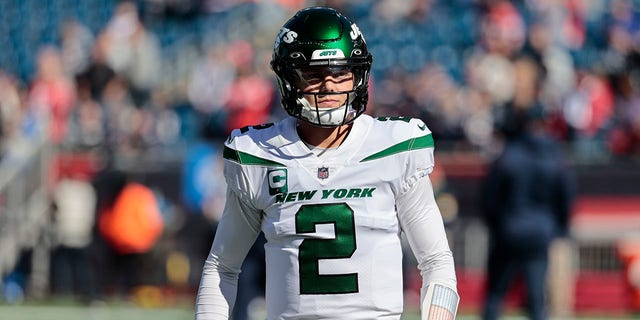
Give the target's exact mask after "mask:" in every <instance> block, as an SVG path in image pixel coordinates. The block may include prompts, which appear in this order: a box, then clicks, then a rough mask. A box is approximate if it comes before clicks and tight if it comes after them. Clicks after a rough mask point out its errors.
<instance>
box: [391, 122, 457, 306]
mask: <svg viewBox="0 0 640 320" xmlns="http://www.w3.org/2000/svg"><path fill="white" fill-rule="evenodd" d="M411 123H414V126H413V127H414V130H416V129H417V130H416V131H415V132H414V136H415V137H416V138H415V139H423V140H425V141H424V142H423V144H422V146H424V147H423V148H416V149H415V150H412V151H410V152H409V153H408V155H407V159H406V171H405V174H404V177H403V181H402V183H401V187H400V194H399V195H398V196H397V197H396V208H397V210H398V220H399V221H400V226H401V228H402V230H403V232H404V233H405V235H406V237H407V240H408V242H409V246H410V247H411V250H412V252H413V254H414V256H415V257H416V260H417V261H418V269H419V270H420V275H421V276H422V288H421V297H422V299H424V295H425V293H426V291H427V288H428V287H429V284H431V283H441V284H444V285H446V286H447V287H451V288H454V290H455V288H456V285H457V280H456V274H455V266H454V261H453V254H452V253H451V249H450V248H449V243H448V240H447V236H446V233H445V229H444V222H443V220H442V215H441V213H440V209H439V208H438V205H437V203H436V200H435V195H434V192H433V186H432V184H431V180H430V178H429V174H430V173H431V172H432V171H433V167H434V164H435V163H434V145H433V139H432V137H431V132H430V131H429V129H428V128H426V125H424V123H423V122H422V121H421V120H418V119H412V120H411ZM456 292H457V291H456Z"/></svg>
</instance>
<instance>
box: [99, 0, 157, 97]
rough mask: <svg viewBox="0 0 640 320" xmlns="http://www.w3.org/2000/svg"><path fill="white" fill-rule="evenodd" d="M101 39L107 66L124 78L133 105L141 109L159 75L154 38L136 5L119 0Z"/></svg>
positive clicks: (155, 40)
mask: <svg viewBox="0 0 640 320" xmlns="http://www.w3.org/2000/svg"><path fill="white" fill-rule="evenodd" d="M103 36H104V37H105V40H104V41H106V44H105V45H106V53H107V61H108V63H109V66H111V68H113V70H115V72H116V73H118V74H119V75H122V76H124V78H126V79H127V81H128V82H129V83H130V87H131V93H132V97H133V99H134V102H135V104H136V106H142V105H143V104H144V103H145V102H146V101H147V100H148V99H149V97H150V94H151V91H152V89H153V88H155V87H156V86H157V84H158V82H159V80H160V75H161V74H162V63H161V53H160V44H159V42H158V39H157V37H156V35H155V34H154V33H153V32H151V31H150V30H148V29H147V28H146V27H145V25H144V24H143V23H142V21H141V20H140V12H139V9H138V7H137V5H136V3H135V2H133V1H122V2H120V3H118V5H117V7H116V8H115V13H114V15H113V16H112V17H111V20H110V21H109V22H108V24H107V26H106V27H105V28H104V30H103V31H102V33H101V34H100V35H99V36H98V37H103Z"/></svg>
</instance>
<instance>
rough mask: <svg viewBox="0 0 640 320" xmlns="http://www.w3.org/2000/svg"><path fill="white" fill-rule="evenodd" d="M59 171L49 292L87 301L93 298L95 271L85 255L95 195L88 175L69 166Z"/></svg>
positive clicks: (54, 201)
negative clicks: (50, 290)
mask: <svg viewBox="0 0 640 320" xmlns="http://www.w3.org/2000/svg"><path fill="white" fill-rule="evenodd" d="M61 170H62V173H61V179H60V180H59V181H57V183H56V186H55V188H54V191H53V204H54V206H55V208H54V212H53V226H54V230H55V231H54V232H55V233H54V239H55V240H54V250H53V252H52V256H51V267H52V270H51V286H52V291H53V293H54V294H58V295H61V296H64V297H75V298H81V299H83V300H85V301H90V300H91V299H93V298H94V297H95V294H96V291H95V290H96V289H95V285H96V284H95V274H94V271H95V270H94V268H93V265H92V263H91V259H90V255H89V252H88V250H89V245H90V244H91V242H92V240H93V239H92V237H93V227H94V223H95V209H96V193H95V190H94V189H93V186H92V185H91V183H90V176H88V175H87V172H83V171H81V170H77V168H73V167H71V166H63V167H62V168H61Z"/></svg>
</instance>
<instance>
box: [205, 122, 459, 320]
mask: <svg viewBox="0 0 640 320" xmlns="http://www.w3.org/2000/svg"><path fill="white" fill-rule="evenodd" d="M224 157H225V160H226V161H225V178H226V182H227V185H228V188H229V192H228V194H229V197H230V198H231V200H229V199H228V203H227V208H225V213H224V214H223V218H222V220H221V222H220V224H219V227H218V231H217V232H218V233H217V234H216V241H214V244H213V246H212V251H211V254H210V256H209V258H208V261H207V263H206V265H205V270H204V272H203V280H202V283H201V286H200V290H199V296H198V301H197V303H196V309H197V310H196V318H197V319H208V318H206V317H205V316H204V315H205V314H207V313H208V312H209V311H211V310H213V309H215V307H214V306H213V305H215V304H216V303H219V302H220V301H218V302H213V300H214V299H215V298H221V297H223V296H224V298H225V299H226V301H227V302H229V306H228V307H229V308H230V306H231V305H232V303H233V298H234V296H235V287H234V288H233V289H232V288H228V289H227V290H230V291H233V292H231V293H230V294H229V293H225V288H224V287H225V285H224V284H221V283H224V282H228V281H231V282H233V281H235V278H237V273H238V272H239V267H240V265H241V263H242V260H243V259H244V256H245V255H246V252H247V251H248V247H250V245H251V243H252V241H253V240H254V239H255V237H256V235H257V234H258V233H259V231H260V230H261V231H262V232H263V233H264V235H265V238H266V239H267V243H266V245H265V254H266V265H267V271H266V272H267V277H266V301H267V318H268V319H400V315H401V314H402V306H403V286H402V250H401V242H400V233H401V231H402V229H403V228H404V229H409V230H412V231H408V230H405V231H407V232H412V233H414V236H413V237H412V236H411V234H408V236H409V242H410V243H411V245H412V248H413V250H414V253H415V254H416V257H417V258H418V261H419V262H420V263H421V264H422V266H421V270H422V271H423V278H424V277H425V274H426V276H429V274H428V273H430V272H433V270H435V269H437V267H430V266H429V265H428V264H429V263H432V262H433V261H431V260H441V261H445V263H444V265H445V267H444V269H445V270H444V272H443V275H442V276H441V277H442V278H446V279H444V281H448V282H449V283H451V282H453V285H454V286H455V275H454V271H453V260H452V258H451V252H450V250H449V247H448V244H447V242H446V237H445V236H444V229H443V226H442V220H441V218H440V216H439V211H438V210H437V206H436V205H435V202H434V201H433V192H432V189H431V186H430V184H428V183H427V184H425V187H424V189H427V190H424V191H425V192H426V193H423V191H420V196H421V197H423V198H424V196H422V195H426V196H427V199H430V200H428V201H429V202H428V206H422V207H421V208H420V207H419V208H414V207H411V206H403V205H399V204H398V200H399V199H401V198H402V196H403V194H405V193H407V192H408V191H409V190H411V189H412V188H413V187H414V186H416V185H417V183H418V181H421V180H426V181H428V179H421V178H423V177H426V176H427V175H428V174H429V173H430V172H431V170H432V168H433V165H434V159H433V139H432V137H431V133H430V131H429V130H428V128H427V127H426V125H425V124H424V123H423V122H422V121H420V120H418V119H409V118H400V117H391V118H377V119H374V118H372V117H370V116H367V115H362V116H360V117H359V118H358V119H356V121H355V122H354V125H353V127H352V129H351V132H350V133H349V135H348V137H347V138H346V140H345V141H344V142H343V143H342V144H341V145H340V147H339V148H338V150H336V152H331V153H326V154H323V155H322V156H317V155H315V154H314V153H313V152H311V151H310V150H309V148H308V147H307V145H306V144H305V143H304V142H303V141H301V140H300V138H299V137H298V135H297V133H296V129H295V119H293V118H290V119H287V120H284V121H281V122H278V123H276V124H273V125H271V124H270V125H263V126H255V127H249V128H245V129H241V130H235V131H234V132H233V133H232V135H231V136H230V138H229V139H228V140H227V142H226V144H225V151H224ZM420 201H424V199H421V200H420ZM407 207H410V208H407ZM400 208H403V209H402V210H403V211H407V212H408V213H407V216H406V218H405V217H403V216H402V215H401V213H400V212H399V210H401V209H400ZM405 208H407V209H406V210H405ZM421 215H431V217H430V218H429V220H428V221H430V222H429V223H428V224H429V226H427V227H426V228H425V227H424V226H420V225H419V224H418V223H414V222H413V221H414V220H415V221H420V220H421V218H418V219H416V217H420V216H421ZM435 215H437V218H434V216H435ZM226 220H228V221H229V222H227V221H226ZM422 221H425V220H424V219H422ZM412 224H415V225H416V226H418V227H412ZM220 233H222V234H220ZM423 233H424V234H423ZM429 237H431V238H429ZM243 239H244V240H243ZM429 239H430V240H429ZM442 239H445V240H444V241H443V240H442ZM238 241H240V242H246V243H244V244H238V243H237V242H238ZM225 244H226V246H225ZM229 244H231V245H229ZM416 251H417V252H416ZM429 269H432V270H429ZM224 272H227V273H228V274H227V279H226V280H225V275H223V274H222V273H224ZM435 277H436V278H437V277H438V275H436V276H435ZM206 278H209V279H206ZM212 279H215V280H212ZM424 283H425V281H424V279H423V284H424ZM216 286H217V287H218V288H216ZM231 286H233V285H231ZM226 312H228V310H227V311H226ZM215 318H216V319H219V318H218V317H215Z"/></svg>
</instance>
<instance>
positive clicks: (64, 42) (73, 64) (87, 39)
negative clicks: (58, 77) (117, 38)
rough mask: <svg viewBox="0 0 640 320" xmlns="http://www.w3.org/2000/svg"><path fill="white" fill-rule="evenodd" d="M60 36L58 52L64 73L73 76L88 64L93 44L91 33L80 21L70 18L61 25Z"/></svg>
mask: <svg viewBox="0 0 640 320" xmlns="http://www.w3.org/2000/svg"><path fill="white" fill-rule="evenodd" d="M60 38H61V39H60V41H61V47H60V52H61V56H62V65H63V67H64V70H65V73H66V74H68V75H71V76H75V75H77V74H78V73H80V72H81V71H83V70H85V69H86V68H87V66H88V65H89V61H90V58H91V51H92V47H93V45H94V37H93V33H92V32H91V30H89V28H88V27H87V26H85V25H83V24H82V23H81V22H79V21H77V20H70V21H67V22H65V23H64V25H63V26H62V35H61V37H60Z"/></svg>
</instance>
